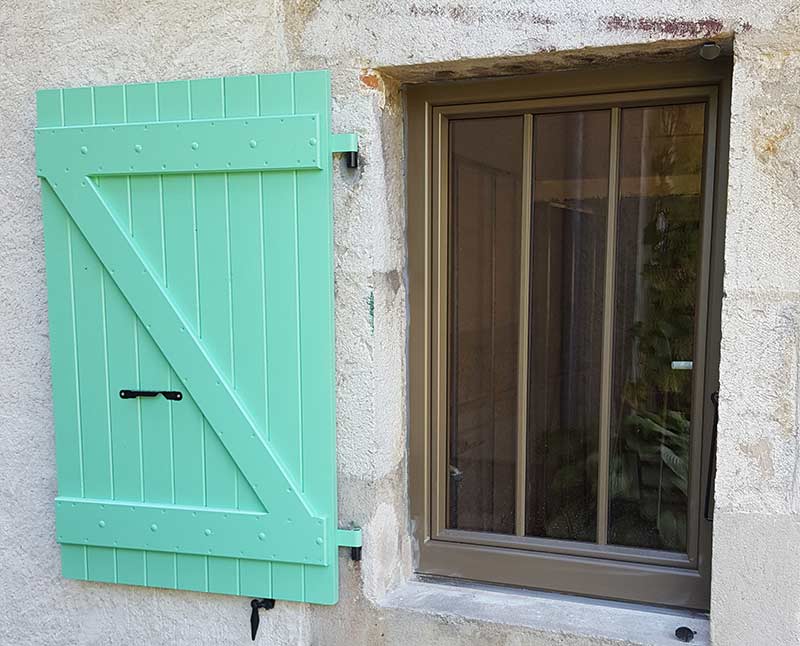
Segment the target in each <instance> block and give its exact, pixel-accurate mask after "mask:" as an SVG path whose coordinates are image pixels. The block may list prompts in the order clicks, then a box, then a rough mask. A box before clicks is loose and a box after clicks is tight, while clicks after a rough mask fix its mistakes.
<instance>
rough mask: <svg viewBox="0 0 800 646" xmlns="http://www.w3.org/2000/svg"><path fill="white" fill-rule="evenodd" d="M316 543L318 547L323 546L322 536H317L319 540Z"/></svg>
mask: <svg viewBox="0 0 800 646" xmlns="http://www.w3.org/2000/svg"><path fill="white" fill-rule="evenodd" d="M315 542H316V543H317V545H322V536H317V540H316V541H315Z"/></svg>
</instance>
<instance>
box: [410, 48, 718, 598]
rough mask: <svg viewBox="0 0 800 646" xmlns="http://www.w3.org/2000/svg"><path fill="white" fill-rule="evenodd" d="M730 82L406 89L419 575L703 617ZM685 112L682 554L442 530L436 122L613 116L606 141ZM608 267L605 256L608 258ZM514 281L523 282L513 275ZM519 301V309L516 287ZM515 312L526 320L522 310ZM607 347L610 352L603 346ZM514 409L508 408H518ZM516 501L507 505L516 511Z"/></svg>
mask: <svg viewBox="0 0 800 646" xmlns="http://www.w3.org/2000/svg"><path fill="white" fill-rule="evenodd" d="M730 75H731V61H730V59H727V58H720V59H718V60H716V61H713V62H710V61H700V60H698V61H697V62H688V63H687V62H684V63H651V64H640V65H630V64H628V65H625V66H620V67H609V68H605V69H602V70H579V71H565V72H548V73H543V74H539V75H536V76H532V77H524V78H505V79H493V80H484V81H474V80H471V81H454V82H446V83H428V84H420V85H415V86H410V87H408V88H407V89H406V101H407V138H408V139H407V143H408V148H407V152H408V171H407V183H408V186H407V188H408V229H407V235H408V254H409V265H408V271H409V307H410V331H409V332H410V336H409V344H410V351H409V405H410V431H409V432H410V456H409V490H410V491H409V493H410V510H411V517H412V525H413V527H414V538H415V539H416V541H417V544H418V562H417V563H416V570H417V572H418V573H420V574H425V575H433V576H443V577H452V578H457V579H466V580H473V581H484V582H489V583H497V584H505V585H512V586H521V587H526V588H534V589H542V590H550V591H557V592H563V593H570V594H579V595H586V596H591V597H601V598H609V599H617V600H624V601H634V602H643V603H650V604H657V605H667V606H679V607H684V608H692V609H697V610H708V608H709V598H710V572H711V529H712V526H711V525H712V524H711V521H710V520H707V519H706V518H705V517H704V509H703V508H704V504H703V502H704V501H703V496H705V495H706V491H705V488H706V483H707V482H709V481H710V479H709V470H712V474H713V467H712V465H711V458H712V456H711V433H712V426H713V418H714V415H713V406H712V404H711V400H710V395H711V393H712V392H713V391H715V390H717V384H718V380H719V376H718V368H719V337H720V310H721V302H722V274H723V266H722V257H723V242H724V235H723V233H724V219H725V201H726V183H727V172H726V169H727V162H728V124H729V121H730V108H729V106H730ZM693 101H695V102H696V101H703V102H706V104H707V106H708V110H707V116H706V132H707V142H706V151H705V155H706V163H705V169H704V179H703V196H704V197H703V199H704V206H703V212H704V216H703V238H702V240H703V242H702V245H703V251H702V255H701V276H702V279H701V282H700V284H701V288H700V289H701V294H700V299H699V302H698V303H699V307H698V316H697V334H696V338H697V339H698V347H703V348H704V351H699V350H698V351H696V353H695V371H696V372H695V374H697V375H701V376H702V378H696V379H695V385H694V393H693V410H698V411H702V415H701V416H699V417H700V419H695V420H693V422H692V423H693V424H694V425H696V426H697V428H696V429H695V430H694V431H693V446H692V454H693V455H694V456H700V459H699V460H698V459H697V458H696V457H695V458H693V460H692V463H691V467H690V489H691V491H692V495H691V496H690V500H689V505H690V506H689V517H690V519H691V521H690V523H689V527H690V529H689V541H688V544H689V548H688V554H686V555H684V554H676V553H669V552H662V551H657V550H647V549H638V548H628V547H618V546H611V545H597V544H590V543H576V542H571V541H561V540H555V539H541V538H532V537H525V536H519V535H516V536H508V535H500V534H490V533H481V532H466V531H462V530H453V529H446V528H445V527H444V518H445V505H446V500H445V497H446V482H445V478H446V463H445V462H444V460H445V455H446V432H445V429H446V410H445V409H446V392H447V390H446V388H447V383H446V380H447V368H446V366H447V356H446V352H447V336H446V335H447V333H446V330H447V324H446V317H447V302H448V299H447V295H446V289H447V287H446V283H447V264H446V262H447V261H446V246H447V245H446V241H447V231H446V226H447V218H446V213H447V199H448V198H447V192H448V191H447V159H448V157H447V135H446V133H447V120H448V119H449V118H453V117H455V116H458V117H465V116H495V115H508V114H527V115H530V114H532V113H537V114H538V113H543V112H555V111H564V110H570V109H577V108H611V109H612V136H613V135H614V132H615V131H614V128H616V132H617V133H618V127H619V114H620V113H619V110H620V108H621V107H631V106H642V105H659V104H664V103H667V102H669V103H684V102H687V103H688V102H693ZM531 122H532V117H531V116H526V117H525V148H526V150H528V149H529V147H530V146H531V145H532V144H531V141H532V136H531V131H532V128H531ZM613 141H615V139H613V138H612V142H613ZM612 147H613V146H612ZM525 159H526V169H525V171H526V172H527V173H528V175H530V172H529V171H530V159H531V155H530V154H526V156H525ZM612 163H613V162H612ZM610 174H611V175H614V173H610ZM612 190H614V191H615V190H616V187H612ZM612 202H613V196H612V195H610V196H609V203H610V204H611V203H612ZM523 204H527V205H530V190H529V189H528V190H527V191H526V190H523ZM612 210H615V207H611V208H610V209H609V211H612ZM527 211H528V213H527V216H525V215H524V216H523V232H524V231H525V228H524V227H525V226H526V224H525V223H526V222H527V223H528V224H527V226H529V221H530V206H528V207H527ZM611 226H613V225H612V224H611V223H610V224H609V228H610V230H611ZM441 241H444V242H441ZM609 243H610V244H613V237H609ZM609 257H610V258H613V257H614V256H613V254H611V253H610V254H609ZM521 282H527V281H525V280H524V275H523V281H521ZM609 282H611V281H609ZM521 291H522V292H525V294H524V295H523V298H527V290H525V288H524V286H523V288H522V290H521ZM520 309H521V310H525V311H526V310H527V308H525V302H524V301H523V302H522V303H521V304H520ZM520 327H522V325H521V326H520ZM523 336H525V335H521V336H520V339H522V337H523ZM608 336H609V337H610V334H609V335H608ZM606 343H607V344H610V339H608V340H606ZM523 349H524V348H521V349H520V352H522V351H523ZM605 360H607V359H605ZM605 360H604V361H605ZM525 390H526V388H523V389H522V390H521V392H524V391H525ZM522 398H523V397H520V399H522ZM701 402H702V405H701V404H700V403H701ZM522 406H523V403H520V410H522ZM607 432H608V430H607V429H606V434H607ZM518 435H519V436H518V438H517V445H518V453H519V451H520V448H519V447H522V448H523V449H524V447H525V437H524V435H525V433H524V432H523V433H520V434H518ZM604 438H607V435H603V434H602V430H601V436H600V439H601V440H603V439H604ZM523 454H524V451H523ZM519 464H521V466H518V471H519V470H520V469H521V470H523V474H522V478H520V477H519V476H518V478H517V491H519V488H520V486H524V468H525V466H524V464H525V460H524V459H523V460H518V465H519ZM602 466H603V462H602V459H601V468H602ZM711 493H712V494H713V492H711ZM599 495H603V493H602V492H600V493H599ZM605 495H607V492H606V494H605ZM520 500H521V497H520V496H519V495H518V496H517V501H518V503H517V504H520ZM517 517H520V514H519V513H518V514H517ZM518 533H519V531H518ZM522 533H524V532H522Z"/></svg>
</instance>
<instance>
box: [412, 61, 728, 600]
mask: <svg viewBox="0 0 800 646" xmlns="http://www.w3.org/2000/svg"><path fill="white" fill-rule="evenodd" d="M726 78H727V64H726V63H724V62H722V63H720V62H718V63H716V64H703V65H696V66H695V65H685V66H667V65H663V64H659V65H657V66H643V67H641V68H639V69H635V70H631V69H627V68H626V69H625V70H624V71H619V70H608V71H605V72H593V73H586V72H570V73H561V74H548V75H542V76H539V77H534V78H530V79H514V80H496V81H486V82H483V83H475V82H471V83H462V84H459V83H451V84H438V85H437V84H431V85H423V86H417V87H414V88H411V89H410V90H409V92H408V110H409V114H408V127H409V130H408V136H409V253H410V263H409V273H410V284H411V366H410V368H411V369H410V378H411V416H412V417H411V419H412V428H411V440H412V443H411V478H410V480H411V499H412V516H413V518H414V521H415V527H416V537H417V539H418V541H419V546H420V551H419V563H418V570H419V571H420V572H422V573H426V574H430V575H441V576H451V577H458V578H464V579H472V580H483V581H489V582H495V583H505V584H510V585H518V586H526V587H531V588H539V589H547V590H555V591H561V592H568V593H575V594H584V595H590V596H597V597H605V598H612V599H621V600H631V601H640V602H647V603H657V604H665V605H674V606H682V607H689V608H696V609H707V608H708V601H709V577H710V557H711V554H710V545H711V520H710V514H709V512H708V510H707V506H708V505H707V503H706V498H709V497H710V496H712V495H713V492H712V491H710V487H711V483H712V480H713V478H711V477H710V475H713V464H711V463H710V460H711V459H712V457H713V451H712V449H711V439H712V433H713V431H714V429H713V425H714V408H713V403H712V393H713V392H714V391H715V390H716V384H717V380H718V376H717V365H718V352H719V308H720V302H721V275H722V266H721V264H722V263H721V241H720V239H721V235H720V232H721V227H722V219H723V215H724V213H723V210H722V205H723V204H724V196H723V195H722V191H723V186H724V183H723V181H722V179H723V178H722V175H723V173H722V172H721V171H720V169H722V168H724V162H725V146H724V145H723V139H724V136H723V135H721V134H720V133H722V132H724V128H721V127H720V126H721V125H724V123H725V114H726V113H725V109H724V104H725V101H724V100H723V99H724V98H725V96H726V93H727V82H726V80H725V79H726Z"/></svg>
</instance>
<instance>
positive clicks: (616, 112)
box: [597, 108, 621, 545]
mask: <svg viewBox="0 0 800 646" xmlns="http://www.w3.org/2000/svg"><path fill="white" fill-rule="evenodd" d="M620 112H621V111H620V108H612V109H611V137H610V146H611V150H610V155H609V166H608V218H607V230H606V231H607V232H606V267H605V290H604V295H603V360H602V363H601V365H602V376H601V385H600V429H599V438H598V462H597V542H598V544H599V545H606V544H607V543H608V497H609V496H608V480H609V454H610V451H611V380H612V369H613V361H612V359H613V357H612V354H613V350H614V348H613V345H614V344H613V340H614V339H613V336H614V273H615V271H614V270H615V259H616V246H617V245H616V242H617V203H618V188H619V139H620Z"/></svg>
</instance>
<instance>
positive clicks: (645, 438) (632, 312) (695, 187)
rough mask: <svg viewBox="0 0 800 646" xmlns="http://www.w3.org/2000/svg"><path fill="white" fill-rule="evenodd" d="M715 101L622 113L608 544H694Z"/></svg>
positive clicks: (671, 547) (666, 546) (659, 546)
mask: <svg viewBox="0 0 800 646" xmlns="http://www.w3.org/2000/svg"><path fill="white" fill-rule="evenodd" d="M704 119H705V114H704V106H703V105H702V104H693V105H673V106H659V107H652V108H631V109H626V110H623V111H622V138H621V159H620V165H621V173H620V202H619V209H618V218H617V254H616V256H617V257H616V274H615V277H616V278H615V280H616V285H615V302H614V353H613V362H614V363H613V373H612V393H611V396H612V401H611V455H610V474H609V497H610V513H609V542H610V543H614V544H617V545H628V546H636V547H648V548H655V549H665V550H673V551H680V552H683V551H685V550H686V519H687V488H688V481H689V459H690V455H689V446H690V441H689V440H690V420H691V412H692V411H691V400H692V370H691V365H692V361H693V359H694V332H695V313H696V301H697V272H698V268H699V259H700V233H701V220H702V203H701V194H700V189H701V183H702V182H701V180H702V167H703V136H704Z"/></svg>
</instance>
